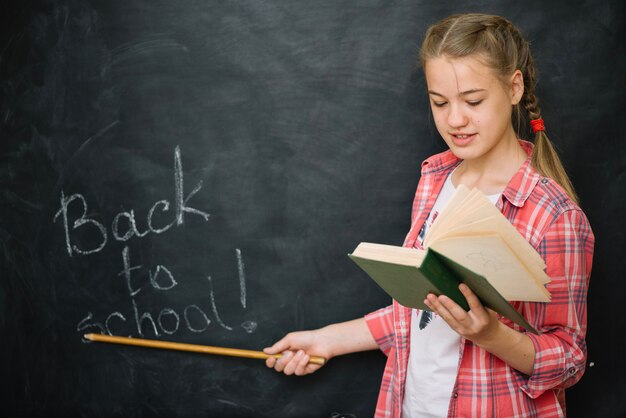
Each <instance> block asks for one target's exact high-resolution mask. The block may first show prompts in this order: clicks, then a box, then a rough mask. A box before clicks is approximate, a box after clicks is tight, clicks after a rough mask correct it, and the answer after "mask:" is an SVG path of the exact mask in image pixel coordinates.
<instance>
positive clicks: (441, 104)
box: [432, 101, 447, 107]
mask: <svg viewBox="0 0 626 418" xmlns="http://www.w3.org/2000/svg"><path fill="white" fill-rule="evenodd" d="M432 103H433V106H435V107H444V106H445V105H446V104H447V102H434V101H433V102H432Z"/></svg>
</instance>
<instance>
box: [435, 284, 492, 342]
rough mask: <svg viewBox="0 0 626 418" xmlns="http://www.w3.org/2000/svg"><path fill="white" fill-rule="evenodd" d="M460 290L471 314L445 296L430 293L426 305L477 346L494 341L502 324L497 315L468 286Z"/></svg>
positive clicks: (460, 286)
mask: <svg viewBox="0 0 626 418" xmlns="http://www.w3.org/2000/svg"><path fill="white" fill-rule="evenodd" d="M459 290H460V291H461V293H463V296H465V299H467V303H468V304H469V307H470V310H469V312H467V311H465V309H463V308H461V307H460V306H459V305H458V304H456V303H455V302H454V301H453V300H452V299H450V298H449V297H447V296H444V295H441V296H435V295H434V294H432V293H429V294H428V296H427V297H426V299H425V300H424V303H425V304H426V306H428V307H429V308H430V309H431V310H432V311H433V312H435V313H436V314H437V315H439V316H440V317H441V318H442V319H443V320H444V321H446V322H447V323H448V325H449V326H450V328H452V329H453V330H454V331H455V332H456V333H458V334H459V335H460V336H462V337H464V338H467V339H468V340H471V341H473V342H474V343H477V344H479V343H480V342H481V341H489V340H492V339H493V337H494V336H495V334H496V333H497V332H498V329H499V323H500V321H498V318H497V317H496V313H495V312H494V311H492V310H491V309H487V308H485V307H484V306H483V305H482V303H480V300H479V299H478V297H477V296H476V295H475V294H474V292H472V291H471V290H470V288H469V287H467V285H465V284H461V285H459Z"/></svg>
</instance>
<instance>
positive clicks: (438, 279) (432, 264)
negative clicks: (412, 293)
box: [420, 249, 469, 311]
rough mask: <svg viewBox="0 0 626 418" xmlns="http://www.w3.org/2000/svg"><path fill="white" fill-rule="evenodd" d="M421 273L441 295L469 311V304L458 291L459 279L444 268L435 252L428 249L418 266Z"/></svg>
mask: <svg viewBox="0 0 626 418" xmlns="http://www.w3.org/2000/svg"><path fill="white" fill-rule="evenodd" d="M420 270H421V271H422V273H423V274H424V275H425V276H426V277H427V278H428V279H429V280H430V281H431V282H433V284H436V285H437V287H438V288H439V289H441V291H442V293H444V294H445V295H446V296H448V297H449V298H450V299H452V300H453V301H454V302H455V303H456V304H457V305H459V306H460V307H461V308H463V309H465V310H466V311H469V304H468V303H467V300H466V299H465V296H463V293H461V291H460V290H459V284H461V280H460V278H459V277H458V276H457V274H456V273H454V272H453V271H452V270H450V269H449V268H447V267H446V265H445V264H444V262H443V261H442V260H441V259H440V258H439V257H438V256H437V254H436V253H435V252H433V251H432V250H430V249H428V250H427V252H426V256H425V257H424V260H423V261H422V265H421V266H420Z"/></svg>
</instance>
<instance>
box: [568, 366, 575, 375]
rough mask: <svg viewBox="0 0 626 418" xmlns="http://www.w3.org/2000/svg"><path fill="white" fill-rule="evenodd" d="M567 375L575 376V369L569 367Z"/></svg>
mask: <svg viewBox="0 0 626 418" xmlns="http://www.w3.org/2000/svg"><path fill="white" fill-rule="evenodd" d="M568 372H569V374H576V368H574V367H570V369H569V370H568Z"/></svg>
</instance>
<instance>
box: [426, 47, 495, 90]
mask: <svg viewBox="0 0 626 418" xmlns="http://www.w3.org/2000/svg"><path fill="white" fill-rule="evenodd" d="M424 73H425V75H426V84H427V85H428V90H429V91H435V92H437V93H440V94H443V95H451V94H458V93H461V92H464V91H469V90H475V89H490V88H493V87H494V86H497V85H498V84H499V83H498V81H499V80H498V78H497V77H496V76H495V74H494V72H493V70H492V69H490V68H489V67H487V66H486V65H485V64H483V63H482V62H481V61H480V60H478V59H476V58H472V57H463V58H449V57H445V56H444V57H439V58H433V59H430V60H428V61H427V62H426V65H425V66H424Z"/></svg>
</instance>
